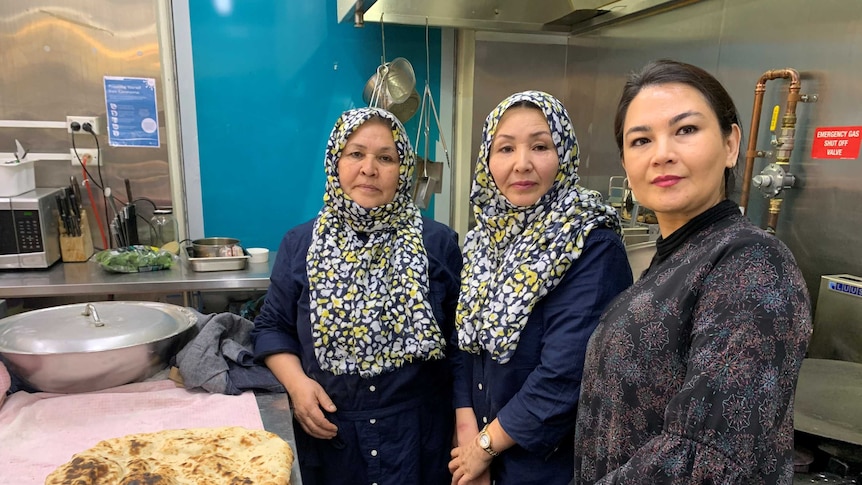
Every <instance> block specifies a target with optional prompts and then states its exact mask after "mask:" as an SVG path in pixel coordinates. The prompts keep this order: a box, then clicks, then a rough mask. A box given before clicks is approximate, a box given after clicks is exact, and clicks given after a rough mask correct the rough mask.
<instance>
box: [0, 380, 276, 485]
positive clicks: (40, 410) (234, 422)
mask: <svg viewBox="0 0 862 485" xmlns="http://www.w3.org/2000/svg"><path fill="white" fill-rule="evenodd" d="M220 426H243V427H245V428H249V429H263V422H262V421H261V418H260V412H259V411H258V408H257V402H256V401H255V398H254V394H253V393H251V392H246V393H244V394H242V395H240V396H226V395H223V394H209V393H203V392H190V391H188V390H186V389H182V388H177V387H176V385H175V384H174V382H173V381H169V380H162V381H153V382H140V383H136V384H127V385H125V386H119V387H115V388H113V389H106V390H104V391H98V392H92V393H84V394H49V393H34V394H30V393H26V392H17V393H15V394H12V395H11V396H9V398H8V399H7V400H6V402H5V403H4V404H3V405H2V407H0V484H9V485H27V484H34V485H35V484H40V485H41V484H44V483H45V477H47V476H48V474H49V473H51V472H52V471H53V470H54V469H55V468H56V467H58V466H59V465H62V464H63V463H65V462H67V461H68V460H69V459H70V458H71V457H72V455H73V454H75V453H78V452H80V451H83V450H86V449H87V448H89V447H91V446H93V445H95V444H96V443H98V442H99V441H101V440H103V439H107V438H114V437H119V436H125V435H127V434H132V433H149V432H153V431H160V430H164V429H181V428H208V427H220Z"/></svg>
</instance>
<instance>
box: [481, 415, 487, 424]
mask: <svg viewBox="0 0 862 485" xmlns="http://www.w3.org/2000/svg"><path fill="white" fill-rule="evenodd" d="M482 422H483V423H485V424H488V416H482Z"/></svg>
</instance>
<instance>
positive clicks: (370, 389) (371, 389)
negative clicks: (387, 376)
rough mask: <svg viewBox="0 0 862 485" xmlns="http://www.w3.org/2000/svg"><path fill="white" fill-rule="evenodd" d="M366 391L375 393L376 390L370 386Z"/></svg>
mask: <svg viewBox="0 0 862 485" xmlns="http://www.w3.org/2000/svg"><path fill="white" fill-rule="evenodd" d="M368 390H369V391H371V392H374V391H376V390H377V388H376V387H374V386H371V387H369V388H368Z"/></svg>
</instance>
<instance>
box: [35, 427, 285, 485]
mask: <svg viewBox="0 0 862 485" xmlns="http://www.w3.org/2000/svg"><path fill="white" fill-rule="evenodd" d="M292 464H293V451H292V450H291V449H290V445H289V444H287V442H286V441H284V440H282V439H281V438H279V437H278V435H276V434H274V433H270V432H268V431H263V430H250V429H246V428H241V427H238V426H234V427H225V428H193V429H175V430H165V431H159V432H156V433H140V434H131V435H128V436H123V437H120V438H111V439H108V440H104V441H100V442H99V443H97V444H96V445H95V446H93V447H92V448H90V449H88V450H85V451H82V452H81V453H77V454H75V455H73V456H72V459H71V460H69V461H68V462H66V463H65V464H63V465H61V466H60V467H59V468H57V469H56V470H54V471H53V472H52V473H51V474H50V475H48V477H47V478H46V479H45V485H60V484H62V485H103V484H104V485H108V484H110V485H192V484H231V485H289V482H290V468H291V466H292Z"/></svg>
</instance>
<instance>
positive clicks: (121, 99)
mask: <svg viewBox="0 0 862 485" xmlns="http://www.w3.org/2000/svg"><path fill="white" fill-rule="evenodd" d="M104 79H105V106H106V109H107V111H106V113H107V125H108V129H107V131H108V143H109V144H110V145H111V146H112V147H158V146H159V112H158V109H157V108H156V80H155V79H153V78H144V77H116V76H105V78H104Z"/></svg>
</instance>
